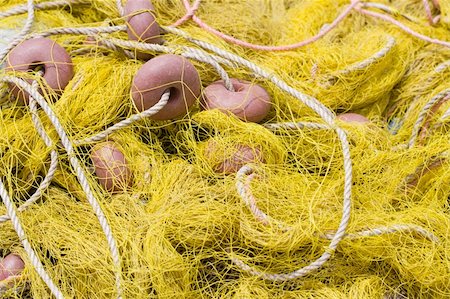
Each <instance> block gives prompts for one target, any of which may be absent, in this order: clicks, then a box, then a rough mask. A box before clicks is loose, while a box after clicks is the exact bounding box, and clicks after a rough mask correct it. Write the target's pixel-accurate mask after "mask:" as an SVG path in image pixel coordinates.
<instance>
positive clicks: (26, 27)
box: [0, 0, 35, 61]
mask: <svg viewBox="0 0 450 299" xmlns="http://www.w3.org/2000/svg"><path fill="white" fill-rule="evenodd" d="M26 7H27V13H28V16H27V20H26V22H25V25H24V26H23V28H22V30H20V32H19V34H17V36H16V37H15V38H14V39H13V41H12V42H10V43H9V44H8V46H7V47H6V48H4V49H3V51H1V52H0V61H3V59H4V58H5V56H6V55H7V54H8V53H9V51H11V49H13V48H14V47H15V46H17V45H18V44H19V43H20V42H21V41H22V40H23V38H24V37H25V36H26V35H27V34H28V32H29V31H30V29H31V26H33V22H34V9H35V8H34V0H27V6H26Z"/></svg>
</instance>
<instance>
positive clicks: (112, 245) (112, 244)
mask: <svg viewBox="0 0 450 299" xmlns="http://www.w3.org/2000/svg"><path fill="white" fill-rule="evenodd" d="M3 81H5V82H9V83H13V84H15V85H17V86H19V87H20V88H21V89H23V90H25V91H26V92H27V93H29V94H30V96H32V97H34V98H35V100H36V101H37V103H38V104H39V106H41V108H42V110H43V111H44V112H45V113H46V114H47V116H48V117H49V119H50V121H51V123H52V124H53V126H54V127H55V129H56V132H57V133H58V135H59V137H60V139H61V143H62V145H63V146H64V148H65V150H66V152H67V154H68V156H69V160H70V164H71V165H72V167H73V169H74V170H75V172H76V175H77V178H78V181H79V182H80V185H81V187H82V188H83V191H84V192H85V194H86V197H87V199H88V201H89V204H90V205H91V206H92V208H93V210H94V212H95V214H96V216H97V218H98V220H99V222H100V225H101V227H102V229H103V232H104V234H105V236H106V239H107V241H108V245H109V249H110V252H111V256H112V259H113V262H114V266H115V268H116V271H115V276H116V288H117V293H118V294H117V298H122V288H121V279H122V278H121V263H120V258H119V250H118V248H117V241H116V239H115V238H114V236H113V234H112V231H111V227H110V225H109V223H108V220H107V218H106V216H105V214H104V212H103V210H102V208H101V206H100V203H99V202H98V200H97V199H96V198H95V196H94V194H93V192H92V190H91V188H90V186H89V182H88V179H87V177H86V174H85V173H84V170H83V169H82V167H81V165H80V163H79V161H78V158H77V157H76V155H75V151H74V149H73V146H72V143H71V142H70V140H69V138H68V136H67V133H66V132H65V130H64V128H63V126H62V125H61V123H60V121H59V119H58V118H57V116H56V115H55V113H54V112H53V110H52V109H51V107H50V106H49V105H48V104H47V102H46V101H45V99H44V98H43V97H42V95H41V94H40V93H39V92H38V91H37V90H36V89H33V88H32V86H31V85H30V84H28V83H27V82H26V81H24V80H22V79H19V78H16V77H12V76H5V77H3ZM11 218H12V217H11Z"/></svg>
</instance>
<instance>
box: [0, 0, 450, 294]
mask: <svg viewBox="0 0 450 299" xmlns="http://www.w3.org/2000/svg"><path fill="white" fill-rule="evenodd" d="M128 1H132V0H128ZM30 2H33V11H34V13H35V16H34V20H33V23H32V26H31V29H30V30H29V32H27V33H26V34H25V35H23V36H21V40H19V41H18V42H17V43H16V44H18V45H19V46H20V44H21V43H22V42H23V41H24V40H26V39H29V38H31V37H33V34H42V33H46V32H47V33H48V32H50V30H55V28H58V30H59V31H58V32H53V33H49V34H48V37H49V38H51V39H52V40H54V41H56V42H57V43H58V44H59V45H61V46H62V47H63V48H64V49H65V50H66V51H67V52H68V54H69V55H70V57H71V59H72V63H73V68H74V75H73V78H72V79H71V80H70V82H69V83H68V85H67V86H66V87H65V88H64V90H63V92H62V93H60V94H58V93H57V92H54V91H52V90H50V89H49V88H47V85H46V84H47V83H46V81H45V80H44V78H43V77H42V73H39V72H38V71H39V68H37V69H34V70H31V71H29V72H17V71H11V70H8V69H7V68H1V69H0V80H2V85H0V97H1V98H0V105H1V108H0V180H1V182H2V185H0V187H1V190H0V193H1V196H2V203H1V204H0V277H1V273H2V272H1V271H4V270H3V269H2V267H5V266H4V265H3V264H2V262H1V261H2V258H5V257H7V256H8V255H11V254H16V255H18V256H20V258H21V259H22V260H23V261H24V263H25V267H24V269H23V271H21V272H20V273H17V274H16V275H14V276H10V277H8V278H7V279H4V280H0V297H2V298H51V297H52V296H55V297H61V296H63V297H64V298H119V297H121V298H236V299H237V298H396V299H397V298H445V297H449V296H450V279H449V277H450V207H449V195H450V172H449V171H448V169H449V160H448V159H449V152H450V143H449V134H450V130H449V128H450V112H449V111H450V101H448V100H449V99H450V83H449V82H450V80H449V79H450V49H449V47H448V46H445V45H441V44H433V43H430V42H427V41H424V40H422V39H420V38H417V36H413V35H412V34H411V33H408V32H405V30H401V29H399V27H398V26H397V25H395V24H393V23H389V22H386V21H385V20H382V19H379V18H375V17H371V16H370V15H369V14H364V13H363V12H364V10H366V11H369V12H375V13H379V14H383V15H386V16H389V17H390V18H394V19H395V20H396V21H398V22H400V23H402V24H406V25H407V26H408V27H409V28H410V29H411V30H413V31H414V32H416V33H417V34H421V35H423V36H429V37H430V38H432V39H435V40H441V41H446V43H447V44H448V40H449V38H448V37H449V36H450V31H449V29H450V26H449V20H448V19H449V17H450V15H449V14H450V2H448V1H446V0H440V1H436V0H434V1H428V2H429V3H428V6H429V7H430V13H431V14H432V16H433V17H437V16H439V18H437V19H436V20H437V22H436V24H433V25H431V24H430V23H429V22H428V20H427V15H426V13H425V10H424V3H423V2H422V1H417V0H399V1H387V0H374V1H373V2H369V1H365V2H363V1H358V2H360V4H359V6H357V7H356V8H355V9H354V10H352V11H351V12H350V13H349V14H348V15H346V16H345V17H344V18H343V19H342V21H341V22H340V23H338V24H336V26H335V25H333V22H334V20H335V19H336V17H337V16H338V15H339V14H340V13H341V12H342V11H344V10H345V9H346V8H347V7H348V6H349V5H350V4H351V3H350V1H346V0H339V1H335V0H302V1H288V0H252V1H236V0H204V1H201V2H200V1H198V2H199V6H198V8H197V10H195V12H192V13H193V14H194V16H191V19H188V20H187V21H186V22H184V23H183V24H181V25H179V26H177V27H168V26H169V25H170V24H173V23H174V22H176V21H177V20H179V19H180V18H182V17H183V16H184V15H185V14H186V7H185V5H184V4H183V1H178V0H153V1H152V2H153V5H154V15H155V16H156V20H157V22H158V23H159V24H160V25H161V26H162V28H163V33H164V34H163V38H164V40H165V43H164V44H163V45H160V46H155V47H153V48H151V47H149V48H146V49H145V47H146V45H148V44H146V43H138V42H132V43H128V44H127V43H125V42H128V41H129V40H128V36H127V33H126V26H127V22H126V18H125V17H122V16H121V15H120V13H119V11H120V8H123V7H122V6H123V5H125V4H126V3H127V1H123V3H122V2H120V1H119V7H118V4H117V3H116V1H113V0H94V1H81V0H70V1H69V0H63V1H56V2H54V1H53V2H50V1H28V4H29V3H30ZM185 3H188V2H187V1H185ZM433 3H438V4H439V5H437V6H433ZM190 5H193V4H192V3H191V4H190ZM27 11H28V10H27V1H25V0H0V52H1V51H3V49H6V47H7V45H8V44H10V43H11V42H13V41H14V36H17V35H18V34H19V33H20V31H21V29H22V27H23V26H24V23H25V21H26V19H27V17H29V11H28V13H27ZM196 18H200V19H201V22H203V23H202V24H208V25H210V26H211V27H213V28H216V29H217V30H219V31H220V32H223V33H226V34H228V35H229V36H231V37H233V38H236V39H241V40H245V41H247V42H249V43H253V44H259V45H273V46H283V45H289V44H293V43H296V42H299V41H302V40H306V39H309V38H310V37H312V36H314V35H316V34H318V33H319V32H321V31H324V30H328V29H330V28H331V29H330V30H329V32H328V33H326V34H324V35H323V36H321V37H320V38H318V39H317V40H316V41H314V42H313V43H310V44H308V45H305V46H303V47H299V48H297V49H293V50H289V51H275V50H274V51H260V50H255V49H251V48H249V47H245V46H242V45H237V44H235V43H230V42H227V41H225V40H224V39H223V38H219V37H217V36H215V35H213V34H212V33H211V32H209V31H208V30H206V29H205V27H201V26H199V25H198V24H199V23H200V21H198V19H196ZM196 20H197V21H196ZM194 21H195V22H194ZM196 22H197V23H196ZM114 26H116V27H117V28H119V29H117V30H111V31H110V32H109V31H108V32H107V29H104V31H95V30H94V29H92V28H112V27H114ZM330 26H331V27H330ZM67 28H71V30H72V31H69V30H68V29H67ZM86 28H88V29H89V28H91V29H89V30H88V29H86ZM175 28H178V29H175ZM177 30H179V31H177ZM2 47H3V48H2ZM195 51H197V52H195ZM139 52H146V53H148V54H151V55H152V56H158V55H162V54H164V53H173V54H177V55H185V57H187V58H188V59H189V61H190V62H191V63H192V64H193V65H194V67H195V68H196V70H197V71H198V73H199V78H200V81H201V86H202V87H201V89H202V91H203V90H204V89H205V88H206V87H207V86H208V85H210V84H211V83H212V82H215V81H217V80H221V79H224V80H225V81H226V80H227V77H226V76H229V77H231V78H238V79H241V80H246V81H249V82H252V84H258V85H260V86H262V87H263V88H264V89H265V90H266V91H267V92H268V94H269V95H270V98H271V108H270V111H269V113H268V114H267V116H266V117H265V118H264V120H263V121H261V122H259V123H252V122H246V121H242V120H241V119H239V118H238V117H236V116H235V115H233V114H230V113H223V111H220V110H218V109H213V110H204V109H203V108H202V105H201V102H202V101H203V100H204V98H203V96H202V95H199V96H198V97H197V99H196V102H195V103H194V105H193V107H191V108H190V109H189V111H188V112H187V113H186V115H185V116H181V117H178V118H174V119H171V120H164V121H158V120H153V119H152V118H151V117H144V116H142V117H139V112H138V111H137V109H136V107H135V105H134V104H133V100H132V92H131V88H132V86H133V84H134V83H133V80H134V76H135V74H136V73H137V71H138V70H139V69H140V68H141V67H142V66H143V65H144V63H145V62H146V61H143V60H139V59H136V58H135V55H136V53H139ZM233 55H234V56H233ZM205 57H206V58H205ZM7 61H8V57H7V55H6V56H5V58H3V60H2V61H0V63H5V65H4V66H6V62H7ZM205 61H206V62H205ZM211 61H212V62H211ZM217 65H219V67H217ZM220 69H222V70H223V71H224V72H225V74H226V75H225V76H224V75H223V73H220ZM218 70H219V71H218ZM15 79H18V80H20V79H24V80H28V81H20V82H22V83H20V82H17V81H14V82H13V83H11V82H12V80H15ZM27 82H28V83H27ZM14 84H16V85H17V84H23V85H24V87H26V88H29V89H28V90H27V92H29V93H30V94H31V92H32V90H34V91H35V92H37V93H38V94H41V97H42V99H43V101H44V102H46V103H47V105H48V106H47V108H45V107H46V105H44V104H43V103H42V102H41V101H39V96H36V99H35V100H36V101H37V104H38V105H37V107H35V108H33V105H36V104H33V103H29V104H26V105H23V104H20V103H19V102H17V101H15V97H14V93H13V92H12V87H13V86H14ZM171 91H172V92H173V90H171ZM184 96H186V95H184ZM32 97H35V96H33V95H32ZM163 97H164V96H163ZM156 100H159V99H156ZM316 100H317V102H315V101H316ZM161 101H162V100H161ZM320 103H322V104H323V106H322V105H321V104H320ZM327 109H329V110H327ZM49 111H50V112H51V111H52V112H53V114H54V115H53V116H52V115H50V114H51V113H49ZM345 112H355V113H359V114H361V115H364V116H365V117H367V118H368V120H369V121H368V122H365V123H359V122H347V121H345V120H344V119H335V118H334V116H335V115H336V114H341V113H345ZM136 116H138V117H137V118H136V119H135V120H134V121H132V122H128V123H126V124H125V125H121V126H120V128H117V124H123V123H124V122H127V121H128V120H130V119H131V118H133V117H136ZM36 118H38V119H39V121H40V123H41V126H42V128H41V129H39V126H38V125H37V124H36ZM55 119H56V120H55ZM111 128H115V129H111ZM108 130H109V131H108ZM42 131H44V132H45V133H46V134H47V135H48V139H49V141H50V144H48V142H46V141H45V138H43V137H42ZM105 132H106V133H105ZM64 134H66V135H67V138H66V139H64V136H63V135H64ZM102 134H103V135H102ZM47 141H48V140H47ZM105 144H110V145H111V144H112V145H114V146H115V148H116V149H117V150H118V151H120V152H121V153H122V154H123V158H124V160H125V161H126V167H128V169H129V173H130V177H129V178H128V179H129V181H127V182H126V183H123V182H122V183H123V184H119V186H118V189H117V190H115V191H114V192H112V191H111V190H108V188H106V187H105V186H103V185H102V181H101V178H100V177H99V174H98V172H97V170H98V169H96V168H95V167H96V166H95V163H96V161H95V159H93V156H92V152H93V151H94V149H95V148H96V146H102V145H105ZM347 145H348V146H347ZM71 147H73V152H71ZM348 151H349V152H348ZM77 163H78V166H79V167H77ZM224 163H225V164H224ZM49 173H50V174H51V177H50V179H49V181H48V184H45V182H46V181H47V179H48V177H49V176H50V174H49ZM42 185H45V188H41V187H40V186H42ZM34 194H37V195H34ZM8 198H9V204H8V200H7V199H8ZM30 198H32V199H33V200H32V202H30ZM11 206H12V208H11V209H13V211H14V212H15V216H14V215H12V214H11V211H10V208H9V207H11ZM99 211H100V212H99ZM19 224H20V227H21V228H22V230H23V233H22V234H21V233H20V230H19V229H18V225H19ZM336 232H338V233H337V234H336ZM24 240H25V241H24ZM27 242H28V243H27ZM25 243H26V244H29V246H26V245H24V244H25ZM31 253H34V256H33V255H31ZM115 254H116V255H115ZM43 273H45V275H44V274H43ZM55 289H56V290H55Z"/></svg>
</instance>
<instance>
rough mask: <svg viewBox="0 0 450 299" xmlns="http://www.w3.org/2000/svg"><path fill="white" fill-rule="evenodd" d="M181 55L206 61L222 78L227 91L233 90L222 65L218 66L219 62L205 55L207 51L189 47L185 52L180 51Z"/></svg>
mask: <svg viewBox="0 0 450 299" xmlns="http://www.w3.org/2000/svg"><path fill="white" fill-rule="evenodd" d="M181 56H183V57H186V58H191V59H195V60H197V61H199V62H205V63H208V64H209V65H211V66H212V67H213V68H214V69H215V70H216V71H217V73H218V74H219V76H220V77H221V78H222V80H223V81H224V84H225V87H226V89H228V90H229V91H233V92H234V91H235V90H234V87H233V83H231V80H230V77H229V76H228V73H227V72H226V71H225V70H224V69H223V67H222V66H220V64H219V63H218V62H217V61H216V60H215V59H214V58H212V57H210V56H209V55H207V53H205V52H203V51H201V50H197V49H193V48H190V49H188V50H187V51H186V52H184V53H181Z"/></svg>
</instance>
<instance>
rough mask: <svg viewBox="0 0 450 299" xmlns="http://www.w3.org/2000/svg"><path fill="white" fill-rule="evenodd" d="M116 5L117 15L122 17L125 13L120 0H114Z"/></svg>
mask: <svg viewBox="0 0 450 299" xmlns="http://www.w3.org/2000/svg"><path fill="white" fill-rule="evenodd" d="M116 7H117V11H118V12H119V15H120V16H121V17H123V15H124V14H125V10H124V9H123V5H122V0H116Z"/></svg>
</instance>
